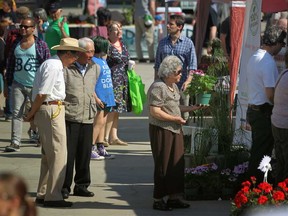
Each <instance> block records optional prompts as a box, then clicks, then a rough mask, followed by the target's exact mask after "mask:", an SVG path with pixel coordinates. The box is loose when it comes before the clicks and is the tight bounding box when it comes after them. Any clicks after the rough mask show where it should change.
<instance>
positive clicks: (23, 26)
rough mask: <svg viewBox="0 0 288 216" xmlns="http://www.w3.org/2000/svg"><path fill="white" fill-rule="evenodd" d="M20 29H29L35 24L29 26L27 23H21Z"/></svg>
mask: <svg viewBox="0 0 288 216" xmlns="http://www.w3.org/2000/svg"><path fill="white" fill-rule="evenodd" d="M19 27H20V29H22V28H24V29H26V30H27V29H28V28H32V27H34V26H27V25H19Z"/></svg>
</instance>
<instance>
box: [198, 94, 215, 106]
mask: <svg viewBox="0 0 288 216" xmlns="http://www.w3.org/2000/svg"><path fill="white" fill-rule="evenodd" d="M210 99H211V94H198V95H196V104H203V105H208V104H209V102H210Z"/></svg>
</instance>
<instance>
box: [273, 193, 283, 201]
mask: <svg viewBox="0 0 288 216" xmlns="http://www.w3.org/2000/svg"><path fill="white" fill-rule="evenodd" d="M273 199H274V200H275V201H282V200H285V194H284V193H283V192H282V191H274V192H273Z"/></svg>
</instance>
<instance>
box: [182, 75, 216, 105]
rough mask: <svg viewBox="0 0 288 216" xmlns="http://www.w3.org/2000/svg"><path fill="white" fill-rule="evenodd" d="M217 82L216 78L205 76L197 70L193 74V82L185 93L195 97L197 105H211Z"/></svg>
mask: <svg viewBox="0 0 288 216" xmlns="http://www.w3.org/2000/svg"><path fill="white" fill-rule="evenodd" d="M216 81H217V78H216V77H215V76H212V75H208V74H205V73H204V71H202V70H196V71H194V72H192V80H191V82H190V84H189V85H188V87H187V88H186V90H185V93H186V94H189V95H190V96H195V97H196V104H209V101H210V98H211V92H212V91H213V89H214V86H215V83H216Z"/></svg>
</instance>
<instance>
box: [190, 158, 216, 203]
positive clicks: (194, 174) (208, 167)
mask: <svg viewBox="0 0 288 216" xmlns="http://www.w3.org/2000/svg"><path fill="white" fill-rule="evenodd" d="M219 195H220V182H219V172H218V166H217V165H216V164H215V163H209V164H203V165H200V166H197V167H194V168H186V169H185V197H186V199H202V200H203V199H204V200H208V199H217V198H218V197H219Z"/></svg>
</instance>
